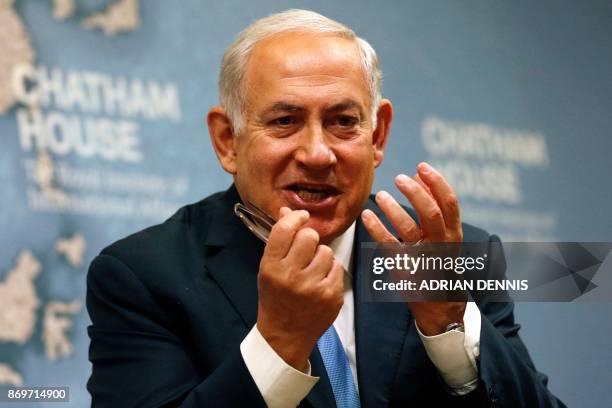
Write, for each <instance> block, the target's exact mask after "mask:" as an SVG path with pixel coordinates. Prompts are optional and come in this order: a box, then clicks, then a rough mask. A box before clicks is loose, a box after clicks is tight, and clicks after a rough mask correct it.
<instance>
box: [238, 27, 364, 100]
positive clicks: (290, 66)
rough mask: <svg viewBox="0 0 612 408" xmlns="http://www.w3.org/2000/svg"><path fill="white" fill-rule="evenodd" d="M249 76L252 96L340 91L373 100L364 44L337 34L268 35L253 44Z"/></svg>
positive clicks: (329, 94)
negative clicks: (361, 47) (362, 51)
mask: <svg viewBox="0 0 612 408" xmlns="http://www.w3.org/2000/svg"><path fill="white" fill-rule="evenodd" d="M245 81H246V83H247V89H248V94H247V99H249V100H250V102H256V103H257V102H270V101H269V100H270V99H274V100H275V101H276V100H277V99H278V98H281V99H292V98H293V99H296V98H297V99H300V100H303V99H304V98H306V97H310V99H313V100H314V99H316V96H318V97H319V98H330V97H332V98H333V97H334V96H337V98H338V99H346V98H349V99H353V100H356V101H357V102H358V103H360V104H363V105H364V106H365V105H369V93H368V86H367V82H366V80H365V75H364V71H363V67H362V64H361V58H360V53H359V49H358V47H357V45H356V43H355V42H354V41H352V40H350V39H346V38H343V37H340V36H337V35H328V34H318V33H317V34H313V33H304V32H290V33H283V34H279V35H276V36H273V37H271V38H267V39H265V40H263V41H261V42H259V43H258V44H257V45H256V46H255V48H254V49H253V51H252V53H251V56H250V58H249V60H248V63H247V67H246V72H245ZM294 102H296V101H294Z"/></svg>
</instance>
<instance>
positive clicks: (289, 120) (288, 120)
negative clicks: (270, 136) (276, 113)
mask: <svg viewBox="0 0 612 408" xmlns="http://www.w3.org/2000/svg"><path fill="white" fill-rule="evenodd" d="M294 123H295V119H294V118H293V117H292V116H282V117H280V118H276V119H274V120H273V121H272V124H273V125H274V126H280V127H287V126H291V125H293V124H294Z"/></svg>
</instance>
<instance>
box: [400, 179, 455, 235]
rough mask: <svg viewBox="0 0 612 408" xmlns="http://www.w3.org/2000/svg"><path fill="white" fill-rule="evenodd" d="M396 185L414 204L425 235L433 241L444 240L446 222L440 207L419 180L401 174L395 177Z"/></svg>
mask: <svg viewBox="0 0 612 408" xmlns="http://www.w3.org/2000/svg"><path fill="white" fill-rule="evenodd" d="M395 185H396V186H397V188H398V189H399V190H400V191H401V192H402V194H404V195H405V196H406V198H407V199H408V201H410V203H411V204H412V206H413V207H414V209H415V210H416V212H417V215H418V217H419V225H420V226H421V229H422V230H423V236H425V237H427V238H428V239H429V240H431V241H438V240H444V237H445V235H446V224H445V222H444V216H443V214H442V211H441V210H440V207H439V206H438V204H437V203H436V201H435V200H434V197H432V196H430V195H429V194H428V193H427V191H425V189H424V188H423V187H421V186H420V185H419V183H418V182H416V181H415V180H413V179H411V178H410V177H408V176H406V175H405V174H400V175H399V176H397V177H396V178H395Z"/></svg>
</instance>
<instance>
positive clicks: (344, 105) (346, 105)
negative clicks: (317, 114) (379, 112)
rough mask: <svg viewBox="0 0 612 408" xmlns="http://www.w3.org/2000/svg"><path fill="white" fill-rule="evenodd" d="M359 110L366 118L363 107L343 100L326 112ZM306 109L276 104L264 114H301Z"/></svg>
mask: <svg viewBox="0 0 612 408" xmlns="http://www.w3.org/2000/svg"><path fill="white" fill-rule="evenodd" d="M350 109H357V110H358V111H359V114H360V115H361V116H364V112H363V109H362V107H361V105H359V104H358V103H357V102H355V101H354V100H352V99H345V100H342V101H340V102H338V103H336V104H334V105H332V106H330V107H327V108H325V111H326V112H342V111H345V110H350ZM305 110H306V108H304V107H303V106H299V105H294V104H291V103H287V102H276V103H275V104H274V105H272V106H271V107H269V108H268V109H266V110H265V111H264V113H278V112H300V111H305Z"/></svg>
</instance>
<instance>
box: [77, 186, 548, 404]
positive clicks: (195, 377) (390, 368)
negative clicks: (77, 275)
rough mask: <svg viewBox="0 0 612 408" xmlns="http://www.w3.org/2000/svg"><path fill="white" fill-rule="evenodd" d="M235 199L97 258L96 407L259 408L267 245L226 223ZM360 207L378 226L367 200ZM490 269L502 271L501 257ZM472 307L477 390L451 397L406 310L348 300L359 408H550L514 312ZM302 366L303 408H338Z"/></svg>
mask: <svg viewBox="0 0 612 408" xmlns="http://www.w3.org/2000/svg"><path fill="white" fill-rule="evenodd" d="M238 201H239V196H238V194H237V191H236V189H235V188H234V187H233V186H232V187H231V188H230V189H229V190H228V191H226V192H223V193H217V194H214V195H212V196H210V197H208V198H206V199H204V200H202V201H200V202H198V203H196V204H193V205H189V206H186V207H184V208H182V209H180V210H179V211H178V212H177V213H176V214H175V215H174V216H172V217H171V218H170V219H169V220H167V221H166V222H164V223H163V224H161V225H157V226H154V227H151V228H148V229H146V230H144V231H141V232H139V233H136V234H134V235H132V236H130V237H128V238H125V239H123V240H120V241H118V242H116V243H114V244H112V245H111V246H109V247H107V248H106V249H104V250H103V251H102V253H101V254H100V255H99V256H98V257H96V258H95V259H94V260H93V262H92V263H91V267H90V269H89V274H88V279H87V287H88V289H87V308H88V311H89V314H90V316H91V320H92V323H93V324H92V325H91V326H90V327H89V336H90V338H91V345H90V350H89V358H90V360H91V362H92V364H93V371H92V375H91V377H90V379H89V382H88V384H87V388H88V390H89V392H90V393H91V395H92V404H93V405H94V406H97V407H113V408H115V407H132V406H139V407H140V406H143V407H162V406H181V407H257V406H265V403H264V401H263V399H262V397H261V395H260V393H259V391H258V389H257V387H256V385H255V383H254V382H253V379H252V378H251V376H250V374H249V372H248V370H247V368H246V366H245V364H244V362H243V359H242V356H241V354H240V348H239V346H240V343H241V342H242V340H243V339H244V337H245V336H246V335H247V334H248V332H249V331H250V330H251V328H252V327H253V325H254V324H255V321H256V317H257V271H258V266H259V260H260V258H261V255H262V251H263V248H264V245H263V243H262V242H260V241H259V240H258V239H257V238H255V237H254V236H253V235H252V234H251V233H249V232H248V230H247V229H246V228H245V227H244V226H243V225H242V224H241V222H240V220H239V219H238V218H237V217H236V216H235V215H234V214H233V212H232V207H233V204H234V203H236V202H238ZM367 206H368V207H369V208H371V209H372V210H373V211H375V212H376V213H378V214H379V216H381V217H382V215H380V211H379V210H378V209H377V207H376V205H375V204H374V203H373V202H372V201H369V202H368V204H367ZM464 236H465V240H466V241H475V242H479V241H482V242H483V243H485V244H487V243H488V242H489V241H490V240H495V239H496V238H494V237H490V236H489V235H488V234H486V233H485V232H484V231H482V230H479V229H476V228H474V227H470V226H468V225H464ZM361 241H372V239H371V238H370V237H369V235H368V234H367V232H366V231H365V229H364V228H363V225H362V224H361V222H360V221H359V220H357V228H356V239H355V243H356V245H355V247H354V256H356V257H357V258H356V259H355V261H354V262H353V264H355V265H359V256H360V245H359V242H361ZM492 267H496V268H505V264H504V261H503V258H500V259H498V261H496V262H494V265H493V266H492ZM353 275H354V276H355V277H356V279H359V278H358V276H359V274H353ZM355 287H358V283H357V282H355ZM479 307H480V310H481V312H482V314H483V316H484V317H483V318H482V331H481V344H480V361H479V375H480V386H479V388H478V389H477V390H476V391H474V392H472V393H470V394H469V395H467V396H463V397H453V396H451V395H450V394H449V393H448V390H447V389H446V388H445V384H444V383H443V381H442V379H441V378H440V376H439V374H438V371H437V370H436V368H435V366H434V365H433V363H432V362H431V361H430V360H429V358H428V357H427V354H426V352H425V349H424V346H423V344H422V342H421V340H420V338H419V336H418V333H417V331H416V329H415V325H414V321H413V318H412V316H411V315H410V312H409V309H408V307H406V305H405V304H402V303H367V302H361V301H360V296H359V291H357V290H356V291H355V340H356V348H357V373H358V381H359V391H360V397H361V402H362V406H363V407H387V406H412V407H419V406H449V405H464V406H477V405H489V406H492V405H495V406H502V405H503V406H508V407H518V406H529V407H535V406H557V404H558V403H559V402H558V401H557V400H556V399H555V398H554V397H553V396H552V395H551V394H550V392H549V391H548V390H547V388H546V382H547V380H546V377H545V376H544V375H542V374H540V373H538V372H537V371H536V370H535V368H534V366H533V363H532V362H531V359H530V357H529V355H528V353H527V350H526V348H525V346H524V345H523V343H522V342H521V340H520V338H519V336H518V329H519V326H518V325H517V324H516V323H515V322H514V316H513V305H512V304H511V303H481V304H480V305H479ZM310 361H311V365H312V372H313V375H317V376H321V380H320V381H319V382H318V383H317V385H316V386H315V387H314V388H313V390H312V391H311V392H310V394H309V395H308V396H307V397H306V399H305V400H304V401H303V402H302V404H301V406H304V407H309V406H312V407H334V406H335V402H334V399H333V394H332V391H331V386H330V384H329V380H328V378H327V375H326V373H325V369H324V367H323V363H322V360H321V357H320V355H319V353H318V351H317V349H316V348H315V350H314V352H313V354H312V356H311V359H310Z"/></svg>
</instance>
